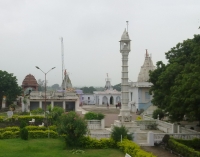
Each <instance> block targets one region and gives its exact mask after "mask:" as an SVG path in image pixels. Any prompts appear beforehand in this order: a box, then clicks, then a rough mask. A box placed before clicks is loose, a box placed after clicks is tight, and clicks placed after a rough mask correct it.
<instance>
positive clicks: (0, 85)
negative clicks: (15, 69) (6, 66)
mask: <svg viewBox="0 0 200 157" xmlns="http://www.w3.org/2000/svg"><path fill="white" fill-rule="evenodd" d="M21 94H22V89H21V87H19V86H18V84H17V78H16V77H15V76H13V74H12V73H11V74H9V73H8V72H6V71H2V70H0V102H2V99H3V96H4V95H5V96H6V102H7V105H10V104H12V102H13V101H15V100H16V98H17V96H18V95H21ZM1 107H2V103H0V108H1Z"/></svg>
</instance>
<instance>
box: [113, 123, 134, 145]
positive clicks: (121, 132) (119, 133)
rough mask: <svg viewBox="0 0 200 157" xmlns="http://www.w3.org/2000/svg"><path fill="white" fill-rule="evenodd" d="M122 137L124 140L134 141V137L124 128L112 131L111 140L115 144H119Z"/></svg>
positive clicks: (115, 127) (116, 127)
mask: <svg viewBox="0 0 200 157" xmlns="http://www.w3.org/2000/svg"><path fill="white" fill-rule="evenodd" d="M121 137H122V138H123V139H129V140H132V139H133V135H132V134H128V130H127V129H126V128H125V127H124V126H121V127H118V126H114V127H113V129H112V133H111V138H112V139H113V140H114V141H115V142H119V141H120V140H121Z"/></svg>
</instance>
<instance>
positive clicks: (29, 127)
mask: <svg viewBox="0 0 200 157" xmlns="http://www.w3.org/2000/svg"><path fill="white" fill-rule="evenodd" d="M26 129H27V130H28V131H35V130H38V131H39V130H43V131H45V130H47V128H46V127H44V126H42V127H39V126H32V125H29V126H26Z"/></svg>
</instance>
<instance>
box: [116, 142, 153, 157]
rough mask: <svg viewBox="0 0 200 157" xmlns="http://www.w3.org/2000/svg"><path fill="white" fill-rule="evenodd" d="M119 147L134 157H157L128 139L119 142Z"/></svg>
mask: <svg viewBox="0 0 200 157" xmlns="http://www.w3.org/2000/svg"><path fill="white" fill-rule="evenodd" d="M117 146H118V147H119V149H120V150H121V151H123V152H124V153H128V154H129V155H130V156H132V157H155V156H154V155H153V154H152V153H148V152H145V151H144V150H142V149H140V147H139V146H138V145H137V144H136V143H134V142H132V141H129V140H127V139H125V140H123V141H122V142H118V143H117Z"/></svg>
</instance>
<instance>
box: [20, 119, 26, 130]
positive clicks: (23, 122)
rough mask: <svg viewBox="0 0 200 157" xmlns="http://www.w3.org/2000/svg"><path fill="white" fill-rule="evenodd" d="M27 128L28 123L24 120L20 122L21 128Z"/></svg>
mask: <svg viewBox="0 0 200 157" xmlns="http://www.w3.org/2000/svg"><path fill="white" fill-rule="evenodd" d="M26 126H27V122H26V121H24V120H22V121H21V122H20V128H21V129H22V128H24V127H26Z"/></svg>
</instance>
